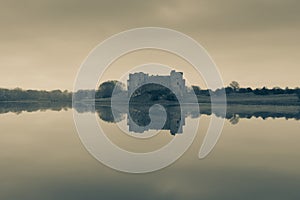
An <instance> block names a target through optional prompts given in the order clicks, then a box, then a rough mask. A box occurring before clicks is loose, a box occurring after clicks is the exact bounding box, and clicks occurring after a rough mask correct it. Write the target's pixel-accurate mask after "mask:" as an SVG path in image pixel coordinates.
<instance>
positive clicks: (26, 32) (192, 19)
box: [0, 0, 300, 90]
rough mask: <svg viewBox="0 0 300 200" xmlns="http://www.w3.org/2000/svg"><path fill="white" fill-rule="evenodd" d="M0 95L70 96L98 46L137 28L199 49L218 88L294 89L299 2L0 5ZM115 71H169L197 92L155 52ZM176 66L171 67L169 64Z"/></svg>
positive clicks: (7, 0)
mask: <svg viewBox="0 0 300 200" xmlns="http://www.w3.org/2000/svg"><path fill="white" fill-rule="evenodd" d="M0 3H1V7H0V44H1V45H0V69H1V73H0V88H16V87H20V88H24V89H46V90H52V89H62V90H64V89H68V90H72V88H73V84H74V81H75V78H76V74H77V71H78V70H79V68H80V65H81V63H82V62H83V61H84V59H85V58H86V57H87V55H88V54H89V52H90V51H91V50H92V49H93V48H94V47H95V46H97V45H98V44H99V43H100V42H102V41H103V40H105V39H106V38H108V37H110V36H112V35H114V34H117V33H119V32H121V31H125V30H128V29H132V28H137V27H148V26H155V27H165V28H170V29H174V30H177V31H180V32H182V33H184V34H186V35H189V36H190V37H192V38H194V39H195V40H196V41H197V42H199V43H200V44H201V45H202V46H203V47H204V48H205V49H206V50H207V51H208V53H209V54H210V56H211V57H212V59H213V60H214V62H215V63H216V65H217V66H218V68H219V71H220V74H221V76H222V78H223V81H224V84H225V85H228V84H229V83H230V82H231V81H233V80H235V81H238V82H239V83H240V85H241V86H242V87H249V86H250V87H263V86H267V87H270V88H272V87H275V86H279V87H287V86H288V87H291V88H293V87H297V86H300V79H299V74H300V37H299V35H300V12H299V10H300V1H297V0H281V1H279V0H248V1H245V0H227V1H223V0H207V1H203V0H172V1H171V0H170V1H168V0H166V1H159V0H153V1H140V0H126V1H122V0H119V1H116V0H107V1H103V0H98V1H88V0H87V1H78V0H64V1H60V0H29V1H14V0H0ZM135 54H136V55H129V56H133V57H131V59H128V58H127V59H126V58H125V56H124V58H123V61H122V59H121V61H122V62H121V61H117V62H116V63H115V64H113V65H114V66H112V68H111V70H110V71H108V72H107V73H106V74H105V77H103V78H102V79H101V80H103V81H104V80H109V79H117V78H119V76H120V73H121V72H120V68H122V66H124V65H126V66H130V67H135V66H133V65H136V64H142V63H144V62H161V63H164V64H169V65H171V67H174V68H176V69H178V70H181V71H183V72H184V75H186V78H188V79H189V82H191V84H199V85H200V86H201V87H205V84H204V83H203V82H202V81H201V80H200V79H201V78H197V77H195V76H193V73H192V71H191V70H190V67H189V66H187V65H188V64H187V65H185V63H184V61H180V60H178V59H175V58H173V56H171V55H167V54H166V53H164V52H163V53H162V52H153V51H144V52H136V53H135ZM175 61H176V62H175Z"/></svg>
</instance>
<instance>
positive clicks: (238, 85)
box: [229, 81, 240, 92]
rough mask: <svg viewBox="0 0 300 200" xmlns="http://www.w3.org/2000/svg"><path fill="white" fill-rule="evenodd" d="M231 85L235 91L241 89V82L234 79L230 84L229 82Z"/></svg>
mask: <svg viewBox="0 0 300 200" xmlns="http://www.w3.org/2000/svg"><path fill="white" fill-rule="evenodd" d="M229 87H231V88H232V89H233V91H235V92H236V91H238V90H239V89H240V84H239V83H238V82H236V81H232V82H231V83H230V84H229Z"/></svg>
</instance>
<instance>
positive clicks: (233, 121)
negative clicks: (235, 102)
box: [229, 114, 240, 125]
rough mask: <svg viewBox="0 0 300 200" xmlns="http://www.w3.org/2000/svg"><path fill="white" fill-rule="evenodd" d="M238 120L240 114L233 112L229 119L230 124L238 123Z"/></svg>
mask: <svg viewBox="0 0 300 200" xmlns="http://www.w3.org/2000/svg"><path fill="white" fill-rule="evenodd" d="M239 121H240V116H239V115H238V114H233V116H232V117H231V118H230V119H229V122H230V123H231V124H232V125H235V124H237V123H239Z"/></svg>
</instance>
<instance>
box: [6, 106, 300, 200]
mask: <svg viewBox="0 0 300 200" xmlns="http://www.w3.org/2000/svg"><path fill="white" fill-rule="evenodd" d="M2 107H3V106H2ZM30 107H31V106H26V105H25V106H24V105H20V106H19V107H18V108H19V109H11V108H16V106H11V107H9V106H8V107H6V108H5V109H2V112H1V114H0V119H1V120H0V127H1V134H0V137H1V138H0V143H1V144H0V146H1V151H0V157H1V161H2V162H1V163H0V170H1V173H0V178H1V181H0V184H1V185H0V199H5V200H18V199H22V200H27V199H28V200H33V199H43V200H48V199H49V200H53V199H62V200H68V199H70V200H71V199H72V200H77V199H130V200H133V199H149V200H150V199H151V200H153V199H209V200H210V199H211V200H213V199H214V200H215V199H230V200H232V199H264V200H266V199H270V200H275V199H278V200H282V199H300V191H299V188H300V146H299V143H300V132H299V130H300V123H299V122H300V121H299V113H300V112H299V111H300V110H299V107H288V106H273V107H272V106H269V107H268V106H263V107H260V106H254V105H253V106H244V107H243V106H238V105H236V106H231V107H229V108H228V113H227V115H226V116H218V117H225V118H226V120H225V125H224V128H223V131H222V134H221V136H220V138H219V140H218V143H217V144H216V146H215V147H214V149H213V150H212V152H211V153H210V154H209V155H208V156H207V157H205V158H204V159H199V158H198V153H199V149H200V146H201V144H202V142H203V139H204V136H205V134H206V131H207V128H208V125H209V121H210V119H211V117H212V116H214V114H212V113H210V111H209V109H205V108H204V109H203V113H204V114H201V115H199V114H198V115H197V114H195V113H194V114H193V113H192V111H191V113H188V114H186V115H184V116H185V118H184V124H183V125H182V127H181V128H182V132H181V133H178V132H176V131H172V128H170V127H171V125H170V124H171V122H170V123H168V124H169V125H164V128H163V129H164V130H162V131H160V132H159V133H158V134H157V135H155V136H152V137H151V138H150V139H149V140H146V139H143V138H134V137H132V136H130V135H127V134H124V133H122V131H121V130H120V128H118V126H117V124H116V123H119V124H121V125H122V126H124V127H127V128H128V130H129V129H130V122H128V120H129V119H128V117H127V114H128V113H126V112H122V111H120V113H119V115H118V117H117V119H115V118H114V117H113V116H112V112H111V109H110V107H102V106H98V107H96V112H95V113H93V112H92V111H91V114H93V115H96V117H97V120H98V123H99V124H100V126H101V127H102V128H103V130H105V133H106V135H107V137H108V138H110V139H111V140H112V141H113V142H114V143H115V144H117V145H118V146H120V147H122V148H124V149H126V150H128V151H132V152H148V151H153V150H155V149H157V148H160V147H162V146H164V145H165V144H166V143H168V142H169V141H170V140H172V139H173V138H174V137H177V136H178V137H180V135H184V134H187V131H189V130H192V129H193V128H194V127H190V126H191V124H193V122H194V121H195V120H199V129H198V130H197V136H196V138H195V140H194V142H193V143H192V145H191V147H190V148H189V149H188V150H187V151H186V152H185V153H184V154H183V156H182V157H180V158H179V159H178V160H177V161H176V162H175V163H173V164H172V165H170V166H168V167H166V168H164V169H161V170H158V171H155V172H151V173H146V174H128V173H124V172H119V171H116V170H113V169H111V168H109V167H107V166H105V165H103V164H102V163H100V162H99V161H97V160H96V159H95V158H93V156H91V155H90V154H89V153H88V151H87V150H86V149H85V147H84V145H83V144H82V142H81V141H80V139H79V136H78V133H77V131H76V127H75V124H74V121H73V114H72V112H73V111H72V108H69V105H63V106H61V107H59V106H55V107H54V108H53V109H52V110H51V109H49V108H50V107H49V106H48V107H47V106H41V108H40V109H41V110H40V109H39V108H37V109H30ZM143 109H145V108H143V107H142V108H141V109H139V108H138V106H137V109H134V111H132V112H131V111H129V112H131V115H132V116H135V115H136V117H133V118H132V120H133V121H135V122H136V123H138V124H140V125H145V126H146V125H147V123H149V119H148V118H147V115H144V113H145V112H144V110H143ZM176 109H177V108H176V107H173V108H169V111H168V112H167V113H177V112H178V110H176ZM200 109H201V107H200ZM192 110H193V109H192ZM75 112H79V113H82V114H83V115H84V114H85V113H87V112H90V111H89V109H87V108H82V109H81V110H77V111H75ZM168 117H173V118H174V117H176V116H175V115H174V114H172V115H168ZM148 128H149V129H147V130H146V129H145V130H138V131H136V129H135V128H134V127H133V128H131V132H132V134H133V135H141V136H142V135H143V134H152V132H153V131H154V130H155V125H154V126H153V127H148ZM178 130H179V129H178ZM151 131H152V132H151Z"/></svg>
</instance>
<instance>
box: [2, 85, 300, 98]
mask: <svg viewBox="0 0 300 200" xmlns="http://www.w3.org/2000/svg"><path fill="white" fill-rule="evenodd" d="M149 88H150V90H151V91H149V90H147V88H145V86H143V88H142V89H141V90H139V92H140V91H143V92H142V93H145V92H148V93H149V94H151V95H152V96H153V99H152V100H156V99H160V96H166V99H167V100H176V99H175V98H174V95H172V94H171V91H169V90H166V89H165V88H157V87H156V88H155V89H153V87H149ZM151 88H152V89H151ZM192 91H193V92H194V93H195V94H196V95H197V96H210V95H211V94H215V95H218V94H221V93H223V92H225V93H226V94H227V95H234V94H247V93H248V94H254V95H297V96H298V98H299V101H300V88H295V89H290V88H285V89H282V88H279V87H274V88H272V89H269V88H266V87H263V88H256V89H252V88H250V87H247V88H241V87H240V86H239V83H238V82H236V81H233V82H231V83H230V84H229V86H227V87H225V88H219V89H217V90H215V91H212V90H210V89H201V88H200V87H199V86H194V85H193V86H191V87H190V88H187V92H192ZM113 92H114V93H115V94H124V95H126V94H127V91H126V89H125V85H124V84H123V83H121V82H119V81H116V80H111V81H106V82H103V83H102V84H100V86H99V87H98V89H96V90H79V91H77V92H75V93H74V97H75V98H76V99H77V100H82V99H94V98H96V99H101V98H110V97H111V96H112V94H113ZM137 94H138V92H136V93H135V95H137ZM72 95H73V93H72V92H69V91H67V90H64V91H61V90H52V91H45V90H40V91H38V90H22V89H20V88H16V89H3V88H0V101H52V102H55V101H58V102H62V101H72Z"/></svg>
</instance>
